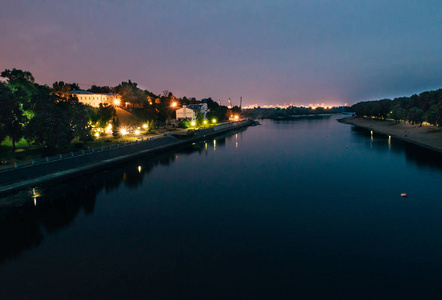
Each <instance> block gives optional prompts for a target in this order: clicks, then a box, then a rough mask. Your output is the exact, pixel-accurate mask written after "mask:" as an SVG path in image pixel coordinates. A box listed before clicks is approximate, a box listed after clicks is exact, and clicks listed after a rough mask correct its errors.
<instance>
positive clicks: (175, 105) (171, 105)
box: [170, 101, 178, 108]
mask: <svg viewBox="0 0 442 300" xmlns="http://www.w3.org/2000/svg"><path fill="white" fill-rule="evenodd" d="M177 105H178V103H176V102H175V101H174V102H172V104H170V107H172V108H175V107H177Z"/></svg>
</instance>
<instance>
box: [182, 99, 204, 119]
mask: <svg viewBox="0 0 442 300" xmlns="http://www.w3.org/2000/svg"><path fill="white" fill-rule="evenodd" d="M208 111H209V110H208V109H207V103H201V104H191V105H187V106H186V105H183V107H182V108H179V109H177V110H176V119H177V120H183V119H191V120H196V114H197V113H198V112H201V113H202V114H203V116H204V119H206V114H207V112H208Z"/></svg>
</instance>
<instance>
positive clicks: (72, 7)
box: [0, 0, 442, 105]
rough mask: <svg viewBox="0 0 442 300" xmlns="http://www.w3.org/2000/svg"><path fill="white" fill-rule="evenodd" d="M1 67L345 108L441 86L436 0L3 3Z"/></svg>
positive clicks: (441, 30) (181, 92) (441, 28)
mask: <svg viewBox="0 0 442 300" xmlns="http://www.w3.org/2000/svg"><path fill="white" fill-rule="evenodd" d="M0 42H1V44H0V45H1V46H0V70H1V71H3V70H4V69H12V68H17V69H21V70H25V71H30V72H31V73H32V74H33V75H34V77H35V80H36V82H37V83H39V84H47V85H49V86H52V83H54V82H55V81H64V82H77V83H80V84H83V85H81V86H82V87H83V88H85V89H87V88H89V86H87V84H89V85H90V84H93V83H95V84H96V85H101V86H116V85H118V84H119V83H121V82H122V81H127V80H129V79H130V80H131V81H132V82H136V83H138V86H139V87H141V88H142V89H147V90H149V91H151V92H154V93H156V94H160V93H162V91H165V90H168V91H171V92H173V94H174V95H175V96H177V97H183V96H186V97H196V98H197V99H201V98H207V97H212V99H214V100H220V101H221V103H222V104H224V105H227V104H228V103H227V100H228V98H231V100H232V104H234V105H238V104H239V99H240V97H243V105H250V104H259V105H264V104H283V103H293V104H294V105H308V104H315V103H325V104H326V105H327V104H328V105H342V104H344V103H348V104H353V103H357V102H359V101H366V100H375V99H382V98H394V97H398V96H410V95H412V94H414V93H420V92H423V91H427V90H434V89H438V88H441V87H442V2H441V1H440V0H420V1H418V0H369V1H368V0H363V1H361V0H303V1H301V0H222V1H221V0H216V1H215V0H158V1H151V0H139V1H132V0H121V1H120V0H112V1H104V0H76V1H61V0H52V1H50V0H2V1H1V3H0Z"/></svg>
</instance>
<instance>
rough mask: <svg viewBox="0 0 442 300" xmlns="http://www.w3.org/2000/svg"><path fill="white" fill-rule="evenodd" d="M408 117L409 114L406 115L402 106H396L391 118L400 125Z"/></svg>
mask: <svg viewBox="0 0 442 300" xmlns="http://www.w3.org/2000/svg"><path fill="white" fill-rule="evenodd" d="M406 116H407V114H406V112H405V110H404V109H403V108H402V107H401V105H400V104H396V106H394V107H393V110H392V114H391V117H392V118H393V119H394V120H395V121H396V122H397V123H399V122H400V121H401V120H405V119H406Z"/></svg>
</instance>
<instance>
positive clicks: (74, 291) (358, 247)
mask: <svg viewBox="0 0 442 300" xmlns="http://www.w3.org/2000/svg"><path fill="white" fill-rule="evenodd" d="M338 117H340V116H331V117H322V118H307V119H299V120H291V121H271V120H264V121H261V122H262V125H261V126H256V127H249V128H247V129H246V130H243V131H240V132H237V133H233V134H230V135H228V136H221V137H218V138H216V139H211V140H208V141H206V142H203V143H198V144H195V145H193V146H192V147H189V148H185V149H181V150H178V151H175V152H171V153H167V154H164V155H162V156H160V157H158V158H155V159H149V158H145V159H139V160H138V161H134V162H131V163H127V164H126V165H124V166H120V167H114V168H112V169H111V170H107V171H106V172H100V173H97V174H95V175H93V176H88V177H86V178H79V179H76V180H74V181H70V182H65V183H61V184H57V185H53V186H50V187H48V186H39V187H36V188H35V190H33V191H32V190H29V191H24V192H22V193H20V194H19V195H13V196H9V197H7V198H3V199H0V290H1V297H2V299H318V298H320V299H361V298H362V299H401V298H410V299H413V298H414V299H417V298H420V299H432V298H434V299H436V298H439V297H440V295H442V260H441V259H440V255H441V253H442V196H441V195H442V185H441V182H442V160H441V155H440V154H435V153H432V152H430V151H428V150H424V149H421V148H418V147H416V146H413V145H408V144H405V143H403V142H401V141H396V140H389V139H388V138H387V137H384V136H377V135H374V136H371V135H370V133H369V132H365V131H360V130H357V129H355V128H354V127H352V126H349V125H344V124H340V123H338V122H337V121H336V118H338ZM401 193H407V195H408V197H406V198H404V197H401ZM438 296H439V297H438Z"/></svg>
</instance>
